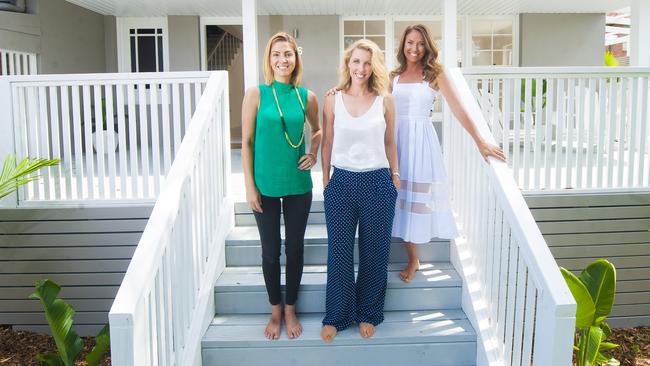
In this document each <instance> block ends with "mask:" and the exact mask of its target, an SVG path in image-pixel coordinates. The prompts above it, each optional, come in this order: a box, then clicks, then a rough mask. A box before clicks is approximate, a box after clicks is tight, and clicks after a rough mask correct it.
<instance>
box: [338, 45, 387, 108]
mask: <svg viewBox="0 0 650 366" xmlns="http://www.w3.org/2000/svg"><path fill="white" fill-rule="evenodd" d="M356 49H359V50H364V51H368V52H370V67H371V69H372V75H370V78H369V79H368V88H369V89H370V90H372V91H373V92H375V93H377V95H386V94H388V84H389V80H388V70H387V69H386V64H385V63H384V55H383V53H382V52H381V49H379V46H377V44H376V43H375V42H372V41H369V40H367V39H360V40H358V41H356V42H354V43H353V44H351V45H350V46H349V47H348V48H347V49H346V50H345V52H344V53H343V60H342V61H341V68H340V70H339V85H338V86H337V89H341V90H347V89H349V88H350V86H351V85H352V77H351V76H350V67H349V66H348V63H349V62H350V58H351V57H352V52H354V50H356Z"/></svg>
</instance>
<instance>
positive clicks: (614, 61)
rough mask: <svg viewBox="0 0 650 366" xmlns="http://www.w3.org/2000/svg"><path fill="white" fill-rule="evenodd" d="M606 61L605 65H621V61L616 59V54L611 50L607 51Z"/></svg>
mask: <svg viewBox="0 0 650 366" xmlns="http://www.w3.org/2000/svg"><path fill="white" fill-rule="evenodd" d="M604 61H605V66H612V67H615V66H618V65H619V62H618V60H617V59H616V57H614V54H612V53H611V52H609V51H607V52H605V57H604Z"/></svg>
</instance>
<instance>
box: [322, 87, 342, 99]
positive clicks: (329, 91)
mask: <svg viewBox="0 0 650 366" xmlns="http://www.w3.org/2000/svg"><path fill="white" fill-rule="evenodd" d="M339 90H341V89H339V88H337V87H334V88H331V89H329V90H327V91H326V92H325V96H326V97H329V96H330V95H334V94H336V92H338V91H339Z"/></svg>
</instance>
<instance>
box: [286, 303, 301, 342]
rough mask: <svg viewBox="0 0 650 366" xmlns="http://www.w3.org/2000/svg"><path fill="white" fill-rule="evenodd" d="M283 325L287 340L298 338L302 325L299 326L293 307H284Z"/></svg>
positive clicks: (294, 307)
mask: <svg viewBox="0 0 650 366" xmlns="http://www.w3.org/2000/svg"><path fill="white" fill-rule="evenodd" d="M284 325H285V327H286V331H287V336H288V337H289V339H294V338H298V337H299V336H300V334H301V333H302V325H300V321H298V317H296V306H295V305H285V306H284Z"/></svg>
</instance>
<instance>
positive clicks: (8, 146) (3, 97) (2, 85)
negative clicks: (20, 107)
mask: <svg viewBox="0 0 650 366" xmlns="http://www.w3.org/2000/svg"><path fill="white" fill-rule="evenodd" d="M10 78H11V76H6V77H1V78H0V111H2V113H1V114H0V131H2V133H0V170H2V164H4V161H5V158H7V156H8V155H14V154H16V146H15V139H14V135H15V132H14V120H13V114H14V113H16V111H14V110H13V97H12V94H11V83H10V82H9V79H10ZM20 158H22V157H18V159H20ZM16 202H17V196H16V194H15V193H13V194H10V195H8V196H7V197H5V198H4V199H0V207H15V206H16Z"/></svg>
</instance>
